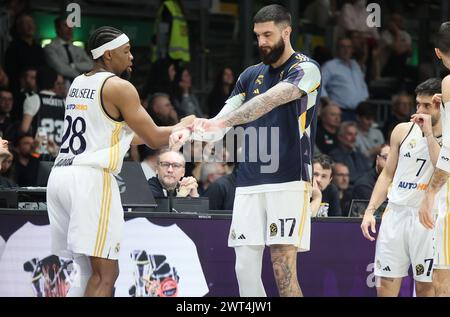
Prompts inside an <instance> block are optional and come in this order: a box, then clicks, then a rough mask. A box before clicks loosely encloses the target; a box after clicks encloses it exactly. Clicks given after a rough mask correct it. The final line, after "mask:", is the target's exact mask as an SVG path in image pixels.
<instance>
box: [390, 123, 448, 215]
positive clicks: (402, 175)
mask: <svg viewBox="0 0 450 317" xmlns="http://www.w3.org/2000/svg"><path fill="white" fill-rule="evenodd" d="M439 142H440V140H439ZM433 172H434V166H433V164H432V162H431V158H430V154H429V150H428V144H427V139H426V138H425V137H424V136H423V133H422V130H421V129H420V127H419V126H418V125H416V124H413V125H412V126H411V128H410V130H409V133H408V135H407V136H406V138H405V139H404V140H403V142H402V144H401V145H400V149H399V153H398V163H397V169H396V171H395V174H394V179H393V181H392V184H391V187H390V189H389V193H388V198H389V202H392V203H394V204H397V205H402V206H410V207H416V208H417V209H419V207H420V204H421V202H422V199H423V197H424V195H425V191H426V189H427V187H428V183H429V181H430V179H431V176H432V175H433Z"/></svg>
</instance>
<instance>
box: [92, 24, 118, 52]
mask: <svg viewBox="0 0 450 317" xmlns="http://www.w3.org/2000/svg"><path fill="white" fill-rule="evenodd" d="M122 34H123V32H122V31H120V30H118V29H116V28H113V27H112V26H102V27H99V28H98V29H96V30H95V31H94V32H93V33H92V34H91V36H90V37H89V41H88V50H89V51H91V50H93V49H95V48H98V47H100V46H102V45H103V44H105V43H108V42H110V41H112V40H114V39H115V38H117V37H119V36H120V35H122ZM99 58H100V57H99Z"/></svg>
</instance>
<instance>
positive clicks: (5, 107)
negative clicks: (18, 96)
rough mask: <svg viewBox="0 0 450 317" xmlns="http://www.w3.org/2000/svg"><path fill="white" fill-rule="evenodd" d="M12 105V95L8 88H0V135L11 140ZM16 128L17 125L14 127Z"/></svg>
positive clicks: (12, 127) (12, 133) (12, 132)
mask: <svg viewBox="0 0 450 317" xmlns="http://www.w3.org/2000/svg"><path fill="white" fill-rule="evenodd" d="M13 105H14V97H13V94H12V92H11V91H10V90H6V89H1V88H0V137H2V138H5V139H8V140H11V139H12V137H13V136H14V131H12V129H14V127H15V126H14V125H13V121H12V118H11V111H12V109H13ZM16 128H17V127H16Z"/></svg>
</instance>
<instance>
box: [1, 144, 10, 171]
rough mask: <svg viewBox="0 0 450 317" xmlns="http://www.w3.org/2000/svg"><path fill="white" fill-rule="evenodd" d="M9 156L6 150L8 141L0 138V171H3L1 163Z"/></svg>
mask: <svg viewBox="0 0 450 317" xmlns="http://www.w3.org/2000/svg"><path fill="white" fill-rule="evenodd" d="M10 155H11V153H10V152H9V149H8V140H6V139H3V138H1V137H0V171H2V169H3V162H4V161H5V160H7V159H8V157H9V156H10Z"/></svg>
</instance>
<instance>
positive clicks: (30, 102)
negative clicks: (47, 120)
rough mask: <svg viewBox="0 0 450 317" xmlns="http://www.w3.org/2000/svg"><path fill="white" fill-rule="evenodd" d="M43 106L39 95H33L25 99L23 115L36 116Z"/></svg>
mask: <svg viewBox="0 0 450 317" xmlns="http://www.w3.org/2000/svg"><path fill="white" fill-rule="evenodd" d="M40 106H41V101H40V99H39V95H38V94H33V95H31V96H28V97H26V98H25V101H24V102H23V114H28V115H30V116H33V117H34V116H35V115H36V113H38V111H39V108H40Z"/></svg>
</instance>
